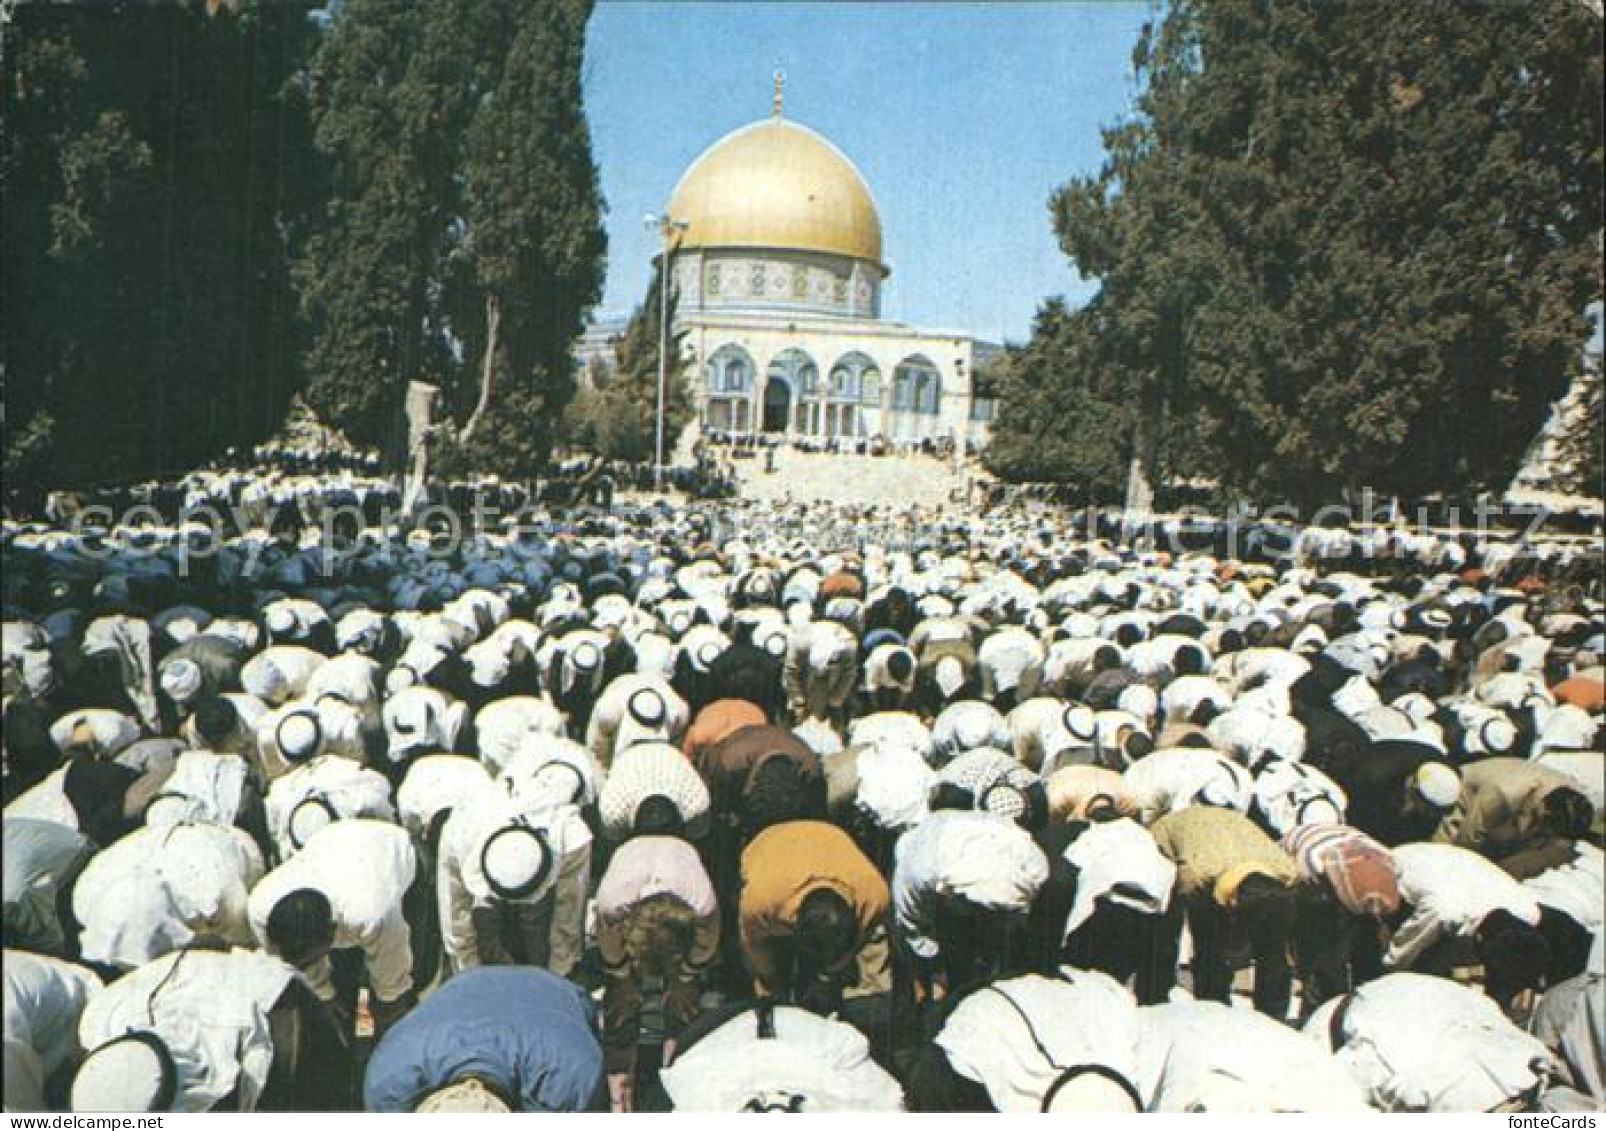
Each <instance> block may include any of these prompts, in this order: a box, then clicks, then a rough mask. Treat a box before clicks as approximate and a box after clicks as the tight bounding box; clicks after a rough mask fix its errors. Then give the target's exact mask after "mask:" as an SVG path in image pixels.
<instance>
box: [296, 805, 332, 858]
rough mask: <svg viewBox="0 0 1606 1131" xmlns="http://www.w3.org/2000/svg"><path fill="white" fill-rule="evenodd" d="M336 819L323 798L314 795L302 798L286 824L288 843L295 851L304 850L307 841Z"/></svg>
mask: <svg viewBox="0 0 1606 1131" xmlns="http://www.w3.org/2000/svg"><path fill="white" fill-rule="evenodd" d="M338 819H339V814H337V813H336V812H335V811H334V810H333V809H332V808H330V806H329V802H328V801H327V800H325V799H324V798H322V797H319V796H316V795H314V796H312V797H306V798H303V799H302V800H301V802H300V804H298V805H297V806H296V807H295V808H294V809H292V810H291V811H290V820H289V822H288V823H287V824H288V827H287V831H288V832H289V834H290V843H291V844H292V845H294V846H295V847H296V848H297V849H301V848H305V847H306V844H307V841H309V840H311V839H312V838H313V836H314V835H315V834H317V833H318V832H320V831H322V830H323V829H326V828H328V827H329V826H330V825H332V824H334V822H335V821H337V820H338Z"/></svg>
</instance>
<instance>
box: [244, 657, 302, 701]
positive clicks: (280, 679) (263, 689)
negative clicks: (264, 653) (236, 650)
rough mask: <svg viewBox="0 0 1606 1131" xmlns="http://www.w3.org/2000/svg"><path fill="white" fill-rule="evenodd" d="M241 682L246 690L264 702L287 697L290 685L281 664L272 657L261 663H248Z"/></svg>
mask: <svg viewBox="0 0 1606 1131" xmlns="http://www.w3.org/2000/svg"><path fill="white" fill-rule="evenodd" d="M240 682H241V683H242V684H243V685H244V686H245V690H246V691H248V692H250V693H251V694H252V695H255V696H256V697H257V698H258V699H260V700H262V701H263V702H264V703H278V702H280V701H281V700H282V699H283V698H285V692H286V691H287V690H288V689H289V687H290V681H289V679H287V678H286V677H285V674H284V672H283V671H281V670H280V669H279V665H278V664H276V663H274V662H273V661H272V659H264V660H263V661H262V662H261V663H251V664H248V665H246V668H245V670H244V671H243V672H242V673H241V676H240Z"/></svg>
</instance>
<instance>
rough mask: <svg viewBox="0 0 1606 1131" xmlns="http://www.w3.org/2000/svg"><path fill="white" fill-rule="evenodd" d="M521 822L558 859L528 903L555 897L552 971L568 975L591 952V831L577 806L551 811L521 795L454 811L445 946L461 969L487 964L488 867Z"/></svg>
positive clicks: (446, 852)
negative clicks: (483, 934) (499, 839)
mask: <svg viewBox="0 0 1606 1131" xmlns="http://www.w3.org/2000/svg"><path fill="white" fill-rule="evenodd" d="M515 821H518V822H521V823H523V824H526V825H528V826H530V827H531V828H536V829H540V830H542V831H543V832H544V833H545V835H546V837H547V843H548V845H549V847H550V848H551V850H552V853H553V855H554V857H555V858H556V859H555V860H554V862H553V869H552V872H551V875H550V878H549V880H548V882H547V884H546V885H545V886H543V887H542V888H541V889H540V890H538V891H537V892H535V893H532V894H531V895H530V896H529V897H527V900H526V902H531V903H534V902H537V901H539V900H540V899H543V898H545V896H546V895H547V893H548V892H550V893H551V894H552V901H553V902H552V926H551V930H550V932H549V934H548V941H549V953H548V956H547V967H548V969H550V970H551V971H552V972H553V973H554V974H558V975H561V976H564V977H567V976H568V974H569V973H570V971H572V970H573V969H574V968H575V966H577V965H578V964H579V962H580V958H581V952H582V951H583V949H584V946H585V906H586V893H587V889H588V886H589V883H590V877H591V830H590V829H589V828H587V827H586V823H585V821H584V820H583V819H582V818H581V816H580V811H579V810H578V809H577V808H575V807H574V806H573V805H558V806H551V805H543V804H541V803H540V802H539V800H537V801H536V802H534V803H532V802H531V801H530V800H528V799H526V798H521V797H517V796H513V797H507V796H497V794H496V792H495V791H494V790H493V791H492V793H490V794H482V795H477V796H475V797H474V798H471V799H469V800H467V801H466V802H465V803H463V804H461V805H459V806H457V807H456V808H454V809H453V810H452V815H451V816H450V817H448V818H447V819H446V827H445V828H444V829H443V830H442V832H441V844H440V858H439V859H438V860H437V861H436V865H435V870H436V871H435V875H436V878H435V890H436V899H437V901H438V904H439V910H440V920H441V942H442V944H443V945H444V947H445V949H446V954H447V956H448V957H449V958H450V959H451V960H452V963H453V965H454V968H455V969H457V970H466V969H468V968H469V967H471V966H478V965H479V964H480V952H479V936H478V933H477V932H476V930H475V927H474V918H473V911H474V909H475V908H476V907H486V906H489V905H490V904H491V903H492V901H493V899H494V896H493V893H492V890H491V884H490V881H489V880H488V879H486V876H485V871H484V869H483V868H482V867H481V866H480V860H481V857H482V855H483V853H484V851H485V844H486V842H487V841H488V840H490V838H491V837H493V836H495V835H496V834H497V833H498V832H500V831H501V830H502V829H505V828H506V827H507V826H508V825H510V824H512V823H514V822H515Z"/></svg>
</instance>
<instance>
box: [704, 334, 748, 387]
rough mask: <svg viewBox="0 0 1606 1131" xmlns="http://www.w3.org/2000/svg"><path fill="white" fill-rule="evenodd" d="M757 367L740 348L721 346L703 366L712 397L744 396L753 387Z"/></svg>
mask: <svg viewBox="0 0 1606 1131" xmlns="http://www.w3.org/2000/svg"><path fill="white" fill-rule="evenodd" d="M756 370H757V366H755V365H754V364H753V359H752V357H751V356H749V355H748V352H747V351H746V350H744V349H743V348H742V347H741V346H721V347H720V348H719V349H717V350H715V351H714V354H713V356H712V357H710V358H709V359H708V364H707V365H706V366H704V374H705V376H706V379H707V382H708V392H709V394H710V395H712V396H716V397H720V396H744V395H746V394H747V392H748V391H749V390H750V389H752V387H753V374H754V372H755V371H756Z"/></svg>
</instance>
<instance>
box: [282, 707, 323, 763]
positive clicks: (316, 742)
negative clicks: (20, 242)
mask: <svg viewBox="0 0 1606 1131" xmlns="http://www.w3.org/2000/svg"><path fill="white" fill-rule="evenodd" d="M273 739H274V742H275V743H276V744H277V745H278V747H279V753H280V754H282V755H283V756H284V760H285V761H287V762H304V761H306V760H307V759H308V758H311V757H312V756H313V755H314V754H316V753H317V752H318V747H319V746H321V745H322V744H323V727H322V725H321V724H320V723H319V722H318V713H317V712H316V711H311V710H305V709H303V710H300V711H291V712H290V713H289V714H288V715H285V716H284V718H282V719H280V720H279V726H278V728H277V729H276V730H275V731H274V732H273Z"/></svg>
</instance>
